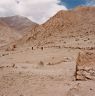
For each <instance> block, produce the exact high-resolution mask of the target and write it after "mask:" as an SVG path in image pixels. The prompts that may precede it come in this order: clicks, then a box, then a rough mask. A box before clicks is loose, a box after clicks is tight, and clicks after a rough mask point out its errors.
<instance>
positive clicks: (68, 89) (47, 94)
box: [0, 47, 95, 96]
mask: <svg viewBox="0 0 95 96" xmlns="http://www.w3.org/2000/svg"><path fill="white" fill-rule="evenodd" d="M81 51H83V50H79V49H69V48H45V49H43V50H41V49H35V50H32V49H31V47H30V48H26V49H23V50H22V49H21V50H17V51H6V52H0V96H53V95H54V96H95V81H94V80H78V81H77V80H76V64H77V57H78V54H79V52H81Z"/></svg>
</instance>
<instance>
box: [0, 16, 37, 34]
mask: <svg viewBox="0 0 95 96" xmlns="http://www.w3.org/2000/svg"><path fill="white" fill-rule="evenodd" d="M0 19H1V20H2V21H4V22H5V23H6V24H8V25H9V27H11V28H14V29H15V30H16V31H17V32H18V33H21V34H24V33H26V32H28V31H30V30H32V28H33V27H34V26H36V25H38V24H36V23H34V22H32V21H30V20H29V19H28V18H26V17H23V16H10V17H1V18H0Z"/></svg>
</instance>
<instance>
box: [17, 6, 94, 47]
mask: <svg viewBox="0 0 95 96" xmlns="http://www.w3.org/2000/svg"><path fill="white" fill-rule="evenodd" d="M31 33H32V34H27V35H25V36H24V38H22V39H21V40H19V41H18V43H17V45H23V44H24V45H27V44H28V45H29V46H31V45H32V46H33V45H34V46H44V47H53V46H60V47H70V48H88V49H90V48H94V47H95V38H94V37H95V7H78V8H75V9H73V10H69V11H63V10H61V11H59V12H58V13H57V14H56V15H55V16H53V17H51V18H50V20H48V21H47V22H46V23H44V24H42V25H40V26H38V27H35V28H34V29H33V30H32V31H31ZM26 42H27V43H26Z"/></svg>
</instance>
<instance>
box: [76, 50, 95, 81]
mask: <svg viewBox="0 0 95 96" xmlns="http://www.w3.org/2000/svg"><path fill="white" fill-rule="evenodd" d="M76 80H95V53H94V52H81V53H79V55H78V58H77V66H76Z"/></svg>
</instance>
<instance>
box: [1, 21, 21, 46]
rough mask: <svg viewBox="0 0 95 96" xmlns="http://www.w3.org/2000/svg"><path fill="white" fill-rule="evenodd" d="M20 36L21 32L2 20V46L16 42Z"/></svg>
mask: <svg viewBox="0 0 95 96" xmlns="http://www.w3.org/2000/svg"><path fill="white" fill-rule="evenodd" d="M20 38H21V35H20V34H18V33H17V32H16V31H15V30H13V29H12V28H10V27H9V26H8V25H7V24H6V23H5V22H3V21H2V20H0V47H1V46H4V45H6V44H9V43H11V42H14V41H15V40H18V39H20Z"/></svg>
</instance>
